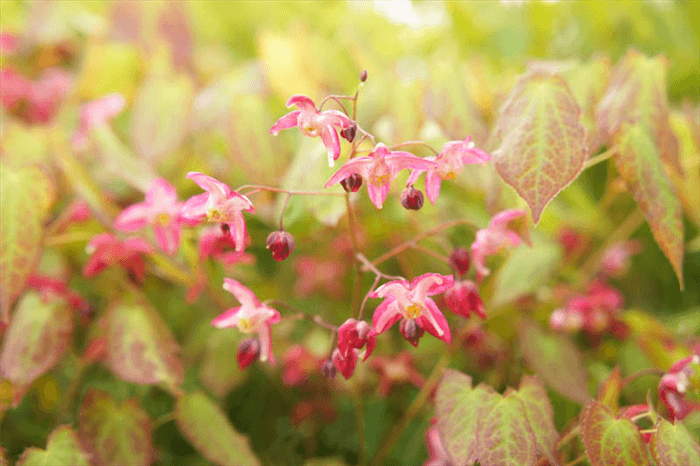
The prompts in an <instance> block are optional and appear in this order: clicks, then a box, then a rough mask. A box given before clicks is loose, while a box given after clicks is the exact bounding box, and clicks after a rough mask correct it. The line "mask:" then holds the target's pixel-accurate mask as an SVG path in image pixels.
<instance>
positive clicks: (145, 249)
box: [123, 237, 153, 254]
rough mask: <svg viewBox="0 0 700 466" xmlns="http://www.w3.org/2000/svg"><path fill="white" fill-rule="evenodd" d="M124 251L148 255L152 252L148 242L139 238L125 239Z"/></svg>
mask: <svg viewBox="0 0 700 466" xmlns="http://www.w3.org/2000/svg"><path fill="white" fill-rule="evenodd" d="M123 244H124V249H125V250H126V251H128V252H131V253H134V252H137V253H146V254H149V253H151V252H153V246H151V245H150V244H149V243H148V241H146V240H145V239H143V238H139V237H131V238H127V239H126V240H125V241H124V243H123Z"/></svg>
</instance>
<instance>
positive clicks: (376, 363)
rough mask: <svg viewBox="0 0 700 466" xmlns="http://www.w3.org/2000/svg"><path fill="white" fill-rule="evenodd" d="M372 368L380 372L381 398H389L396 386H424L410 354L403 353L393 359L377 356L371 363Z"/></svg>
mask: <svg viewBox="0 0 700 466" xmlns="http://www.w3.org/2000/svg"><path fill="white" fill-rule="evenodd" d="M369 365H370V367H371V368H372V369H374V370H375V371H377V372H379V386H378V387H377V390H378V391H379V394H380V395H381V396H389V394H390V393H391V391H392V389H393V388H394V385H396V384H400V383H412V384H413V385H415V386H416V387H418V388H420V387H422V386H423V382H424V379H423V376H422V375H421V373H420V372H418V369H416V366H415V365H414V362H413V357H412V356H411V354H410V353H408V352H405V351H404V352H401V353H399V354H397V355H396V356H393V357H387V356H375V357H374V358H372V360H371V361H370V363H369Z"/></svg>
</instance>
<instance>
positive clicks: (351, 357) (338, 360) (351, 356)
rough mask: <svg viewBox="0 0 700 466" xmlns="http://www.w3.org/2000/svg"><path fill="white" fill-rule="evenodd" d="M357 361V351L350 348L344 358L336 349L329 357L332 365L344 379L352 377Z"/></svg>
mask: <svg viewBox="0 0 700 466" xmlns="http://www.w3.org/2000/svg"><path fill="white" fill-rule="evenodd" d="M359 359H360V356H359V351H357V350H356V349H355V348H351V349H350V351H348V353H347V354H346V355H345V356H343V355H342V354H340V350H339V349H338V348H336V349H334V350H333V354H332V355H331V361H333V365H334V366H335V367H336V369H338V370H339V371H340V373H341V374H343V377H345V378H346V379H349V378H350V377H352V374H353V373H354V372H355V367H356V366H357V361H358V360H359Z"/></svg>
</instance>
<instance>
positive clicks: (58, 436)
mask: <svg viewBox="0 0 700 466" xmlns="http://www.w3.org/2000/svg"><path fill="white" fill-rule="evenodd" d="M3 464H5V463H3V461H2V459H0V465H3ZM49 465H51V466H90V460H89V456H88V454H87V453H85V452H84V451H83V449H82V446H81V445H80V441H79V440H78V436H77V435H76V434H75V432H73V429H72V428H71V427H70V426H59V427H57V428H56V429H54V431H53V432H51V434H49V438H48V440H47V442H46V450H42V449H40V448H35V447H30V448H27V449H26V450H25V451H24V453H22V456H21V457H20V458H19V461H17V466H49Z"/></svg>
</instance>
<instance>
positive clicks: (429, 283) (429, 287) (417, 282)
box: [410, 273, 455, 296]
mask: <svg viewBox="0 0 700 466" xmlns="http://www.w3.org/2000/svg"><path fill="white" fill-rule="evenodd" d="M454 280H455V279H454V277H453V276H452V275H442V274H439V273H425V274H423V275H419V276H418V277H416V278H414V279H413V280H411V285H410V287H411V289H412V290H418V289H419V288H421V290H420V291H419V292H420V295H421V296H423V295H425V296H432V295H435V294H440V293H443V292H445V290H447V289H449V288H452V285H454Z"/></svg>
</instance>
